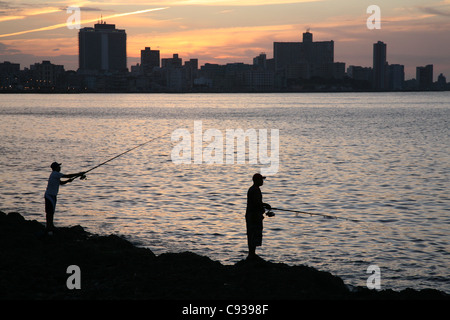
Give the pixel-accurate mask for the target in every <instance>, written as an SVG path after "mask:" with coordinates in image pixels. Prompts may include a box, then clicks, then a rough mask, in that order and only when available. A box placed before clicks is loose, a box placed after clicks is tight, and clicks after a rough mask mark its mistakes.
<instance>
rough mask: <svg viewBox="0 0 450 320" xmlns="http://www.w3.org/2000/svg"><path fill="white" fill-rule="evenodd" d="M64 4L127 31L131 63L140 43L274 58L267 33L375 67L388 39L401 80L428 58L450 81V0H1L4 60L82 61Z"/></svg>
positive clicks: (84, 22)
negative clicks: (376, 24)
mask: <svg viewBox="0 0 450 320" xmlns="http://www.w3.org/2000/svg"><path fill="white" fill-rule="evenodd" d="M370 5H377V6H378V7H379V8H380V18H381V20H380V22H381V24H380V29H369V28H368V27H367V19H368V18H369V17H370V16H371V15H372V13H367V8H368V7H369V6H370ZM68 7H77V8H80V18H81V27H82V28H83V27H93V25H94V24H95V23H96V22H97V21H98V20H99V19H100V18H101V17H103V20H104V21H106V23H110V24H115V25H116V28H118V29H124V30H126V33H127V57H128V59H127V60H128V66H129V67H130V66H131V65H134V64H136V63H138V62H139V61H140V50H142V49H144V48H145V47H151V49H156V50H160V55H161V58H169V57H172V55H173V54H174V53H177V54H179V56H180V57H181V58H182V59H183V61H186V60H189V59H193V58H197V59H199V66H201V65H204V64H205V63H219V64H226V63H233V62H244V63H252V62H253V58H254V57H256V56H258V55H259V54H260V53H262V52H264V53H266V55H267V57H268V58H272V57H273V42H283V41H289V42H296V41H298V42H300V41H302V33H303V32H305V31H306V30H307V29H310V32H311V33H313V37H314V41H329V40H334V42H335V43H334V53H335V62H345V63H346V67H348V66H349V65H359V66H365V67H371V66H372V54H373V44H374V43H376V42H377V41H383V42H385V43H386V44H387V61H388V62H389V64H403V65H404V66H405V73H406V79H411V78H415V72H416V67H417V66H425V65H428V64H433V65H434V80H436V79H437V77H438V75H439V74H440V73H443V74H444V76H446V77H447V80H448V81H450V0H395V1H392V0H389V1H387V0H370V1H366V0H297V1H295V0H173V1H172V0H166V1H165V0H160V1H158V0H153V1H152V0H133V1H129V2H127V1H125V0H92V1H91V0H86V1H84V0H80V1H77V0H74V1H58V0H56V1H52V0H48V1H47V0H23V1H22V0H20V1H1V0H0V62H3V61H10V62H14V63H20V66H21V69H23V68H24V67H27V68H28V67H29V66H30V65H31V64H34V63H36V62H41V61H42V60H50V61H51V62H52V63H55V64H63V65H64V66H65V69H66V70H76V69H77V68H78V30H77V29H73V28H72V29H71V28H68V27H67V20H68V19H69V18H70V17H73V16H72V14H73V12H72V13H70V12H69V13H68V12H67V8H68Z"/></svg>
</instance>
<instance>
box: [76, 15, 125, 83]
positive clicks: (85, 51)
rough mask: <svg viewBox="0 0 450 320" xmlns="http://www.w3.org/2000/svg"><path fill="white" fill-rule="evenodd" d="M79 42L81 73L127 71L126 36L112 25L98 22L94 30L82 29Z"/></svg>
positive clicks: (123, 31)
mask: <svg viewBox="0 0 450 320" xmlns="http://www.w3.org/2000/svg"><path fill="white" fill-rule="evenodd" d="M78 40H79V71H80V72H81V73H85V74H86V73H105V72H106V73H113V72H126V71H127V35H126V33H125V30H119V29H116V26H115V25H114V24H106V22H103V21H101V22H99V23H97V24H95V25H94V28H90V27H87V28H82V29H80V31H79V34H78Z"/></svg>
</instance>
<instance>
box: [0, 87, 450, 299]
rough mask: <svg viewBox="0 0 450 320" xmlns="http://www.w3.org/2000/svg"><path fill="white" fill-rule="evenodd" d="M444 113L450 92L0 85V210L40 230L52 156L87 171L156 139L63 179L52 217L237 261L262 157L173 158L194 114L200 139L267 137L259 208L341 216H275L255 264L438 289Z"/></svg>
mask: <svg viewBox="0 0 450 320" xmlns="http://www.w3.org/2000/svg"><path fill="white" fill-rule="evenodd" d="M449 119H450V92H426V93H419V92H412V93H289V94H71V95H59V94H36V95H35V94H21V95H17V94H7V95H6V94H4V95H1V96H0V210H2V211H5V212H10V211H18V212H20V213H21V214H22V215H24V216H25V217H26V218H27V219H35V220H38V221H40V222H43V223H45V214H44V199H43V195H44V192H45V188H46V184H47V179H48V176H49V174H50V171H51V169H50V164H51V163H52V162H53V161H58V162H61V163H62V172H63V173H75V172H79V171H85V170H88V169H89V168H92V167H94V166H96V165H98V164H100V163H102V162H104V161H106V160H108V159H110V158H112V157H114V156H116V155H118V154H120V153H122V152H124V151H126V150H128V149H130V148H132V147H134V146H137V145H139V144H141V143H144V142H146V141H148V140H150V139H152V138H154V137H159V136H161V135H163V134H165V136H163V137H160V138H158V139H155V140H153V141H151V142H149V143H148V144H146V145H143V146H142V147H140V148H137V149H135V150H133V151H131V152H129V153H126V154H124V155H123V156H121V157H119V158H117V159H114V160H113V161H111V162H108V163H107V164H105V165H103V166H101V167H99V168H97V169H95V170H93V171H92V172H90V173H89V174H88V179H87V180H83V181H81V180H75V181H74V182H72V183H71V184H68V185H64V186H62V187H61V188H60V192H59V195H58V203H57V208H56V214H55V225H56V226H71V225H81V226H83V227H84V228H85V229H86V230H87V231H89V232H93V233H99V234H120V235H123V236H124V237H126V238H127V239H129V240H130V241H132V242H134V243H135V244H137V245H139V246H144V247H148V248H150V249H151V250H152V251H153V252H154V253H155V254H161V253H163V252H181V251H192V252H195V253H197V254H200V255H205V256H208V257H210V258H211V259H214V260H218V261H221V262H222V263H224V264H233V263H235V262H237V261H239V260H241V259H244V258H245V257H246V255H247V242H246V230H245V220H244V214H245V206H246V193H247V190H248V188H249V187H250V186H251V184H252V181H251V177H252V175H253V174H254V173H256V172H259V171H260V170H261V169H262V168H263V166H264V165H263V164H261V163H260V162H256V163H255V162H253V163H250V161H244V163H238V162H237V161H235V162H233V163H228V162H227V161H223V162H222V163H220V162H219V163H205V162H201V161H199V162H197V163H196V162H195V161H192V162H191V163H175V162H174V161H173V159H172V152H173V150H174V148H175V147H176V145H177V143H179V142H177V141H174V140H173V139H172V134H173V132H174V131H176V130H177V129H185V130H186V131H187V132H190V133H192V134H194V126H195V123H196V122H197V123H198V122H201V124H202V130H203V131H202V133H204V132H206V131H207V130H215V132H222V133H225V132H226V130H228V129H242V130H249V129H250V130H253V129H254V130H256V131H257V132H259V131H258V130H260V129H266V130H267V132H269V133H270V132H271V131H270V130H278V132H279V140H278V160H279V166H278V168H277V171H276V173H275V174H272V175H270V176H268V177H267V179H266V180H265V182H264V185H263V186H262V187H261V190H262V193H263V198H264V201H265V202H267V203H269V204H271V205H272V206H273V207H276V208H282V209H287V210H300V211H305V212H311V213H321V214H326V215H332V216H335V217H339V218H345V219H325V218H323V217H321V216H316V215H312V216H310V215H306V214H298V215H296V214H295V213H289V212H283V211H275V214H276V216H275V217H271V218H266V219H265V220H264V239H263V246H262V247H261V248H258V249H257V253H258V254H259V255H260V256H261V257H263V258H264V259H266V260H269V261H273V262H282V263H287V264H289V265H300V264H304V265H308V266H312V267H315V268H317V269H319V270H323V271H329V272H331V273H332V274H334V275H337V276H339V277H341V278H342V279H344V281H345V282H346V283H347V284H348V285H350V286H366V283H367V282H366V281H367V279H368V278H369V276H370V274H368V273H367V269H368V268H369V267H370V266H374V265H376V266H378V267H379V270H380V275H381V279H380V284H381V289H394V290H401V289H404V288H407V287H409V288H414V289H422V288H433V289H438V290H443V291H446V292H447V293H450V280H449V279H450V274H449V273H450V246H449V243H450V232H449V231H450V227H449V225H450V195H449V194H450V193H449V177H450V139H449ZM258 142H260V141H258ZM206 146H207V143H206ZM247 152H248V148H247ZM224 157H225V156H224ZM224 159H225V158H224ZM346 219H354V220H358V222H354V221H349V220H346Z"/></svg>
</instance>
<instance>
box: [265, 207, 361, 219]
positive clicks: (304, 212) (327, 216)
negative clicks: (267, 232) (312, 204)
mask: <svg viewBox="0 0 450 320" xmlns="http://www.w3.org/2000/svg"><path fill="white" fill-rule="evenodd" d="M272 210H278V211H286V212H294V213H295V214H296V216H298V214H299V213H301V214H307V215H310V216H321V217H325V218H328V219H343V220H347V221H353V222H360V221H359V220H356V219H348V218H342V217H337V216H331V215H328V214H323V213H313V212H306V211H300V210H288V209H280V208H272Z"/></svg>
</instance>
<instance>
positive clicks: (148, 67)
mask: <svg viewBox="0 0 450 320" xmlns="http://www.w3.org/2000/svg"><path fill="white" fill-rule="evenodd" d="M159 66H160V64H159V50H151V49H150V47H145V50H141V68H142V71H143V72H144V73H150V72H152V71H153V68H155V67H157V68H159Z"/></svg>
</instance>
